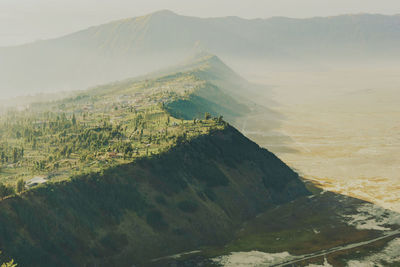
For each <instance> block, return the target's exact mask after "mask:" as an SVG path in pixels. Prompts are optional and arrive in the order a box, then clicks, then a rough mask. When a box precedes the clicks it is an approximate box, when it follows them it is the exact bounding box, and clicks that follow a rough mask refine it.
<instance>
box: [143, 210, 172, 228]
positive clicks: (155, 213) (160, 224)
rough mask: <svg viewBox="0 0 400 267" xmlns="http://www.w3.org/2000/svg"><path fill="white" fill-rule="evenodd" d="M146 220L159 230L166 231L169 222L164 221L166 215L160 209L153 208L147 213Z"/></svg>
mask: <svg viewBox="0 0 400 267" xmlns="http://www.w3.org/2000/svg"><path fill="white" fill-rule="evenodd" d="M146 222H147V223H148V224H149V225H150V226H151V227H152V228H153V229H154V230H157V231H165V230H166V229H168V224H167V223H166V222H165V221H164V217H163V215H162V213H161V212H160V211H159V210H151V211H149V213H147V215H146Z"/></svg>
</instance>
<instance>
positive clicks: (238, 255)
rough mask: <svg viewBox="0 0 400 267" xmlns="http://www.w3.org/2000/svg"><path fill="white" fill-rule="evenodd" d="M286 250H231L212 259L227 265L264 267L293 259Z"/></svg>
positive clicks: (233, 266) (234, 266) (231, 266)
mask: <svg viewBox="0 0 400 267" xmlns="http://www.w3.org/2000/svg"><path fill="white" fill-rule="evenodd" d="M295 258H296V257H295V256H292V255H290V254H289V253H288V252H281V253H264V252H260V251H250V252H233V253H231V254H229V255H225V256H221V257H218V258H215V259H214V262H216V263H219V264H221V265H222V266H227V267H264V266H271V265H275V264H279V263H283V262H286V261H288V260H291V259H295Z"/></svg>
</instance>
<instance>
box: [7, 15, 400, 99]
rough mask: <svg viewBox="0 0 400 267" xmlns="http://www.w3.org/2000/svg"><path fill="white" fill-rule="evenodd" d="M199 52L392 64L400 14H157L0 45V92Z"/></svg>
mask: <svg viewBox="0 0 400 267" xmlns="http://www.w3.org/2000/svg"><path fill="white" fill-rule="evenodd" d="M199 47H202V48H203V49H205V50H207V51H209V52H210V53H212V54H215V55H218V56H219V57H221V58H222V59H223V60H224V61H226V62H228V63H229V64H230V65H232V66H234V67H237V66H241V65H242V63H243V62H245V63H246V62H247V63H248V62H252V64H255V65H257V63H263V64H268V65H272V66H273V64H274V63H276V62H286V63H288V64H291V63H296V62H297V63H299V62H300V63H301V62H303V63H304V62H306V63H309V64H312V62H319V61H322V62H325V61H326V60H327V59H329V60H330V62H336V61H345V62H347V61H349V60H350V59H351V60H354V61H355V62H359V61H360V62H366V63H368V62H369V63H371V62H375V61H376V60H388V61H390V60H392V61H393V58H395V57H396V56H398V55H399V54H400V48H399V47H400V16H380V15H353V16H337V17H330V18H312V19H286V18H272V19H265V20H263V19H255V20H246V19H240V18H233V17H225V18H196V17H188V16H181V15H178V14H175V13H172V12H169V11H162V12H158V13H153V14H150V15H147V16H142V17H136V18H129V19H124V20H119V21H114V22H111V23H107V24H103V25H100V26H93V27H90V28H88V29H85V30H82V31H79V32H76V33H72V34H69V35H65V36H63V37H60V38H54V39H51V40H44V41H40V42H36V43H31V44H25V45H22V46H18V47H7V48H0V92H2V93H3V94H6V93H8V94H10V92H12V93H13V94H17V93H19V92H26V91H30V92H38V91H45V90H47V91H60V90H68V89H69V90H70V89H72V88H73V89H85V88H87V87H89V86H93V85H95V84H104V83H106V82H110V81H113V80H120V79H124V78H128V77H133V76H137V75H143V74H145V73H148V72H151V71H154V70H157V69H163V68H165V67H168V66H171V65H174V64H175V63H176V62H177V61H180V60H183V59H184V58H186V57H187V56H189V55H190V54H192V53H193V52H194V51H198V50H199ZM38 64H40V66H41V68H37V65H38Z"/></svg>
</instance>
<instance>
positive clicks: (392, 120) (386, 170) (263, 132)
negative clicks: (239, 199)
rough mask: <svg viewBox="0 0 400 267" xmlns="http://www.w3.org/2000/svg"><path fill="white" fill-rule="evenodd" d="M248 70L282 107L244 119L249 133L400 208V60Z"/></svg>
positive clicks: (329, 182) (335, 187) (325, 182)
mask: <svg viewBox="0 0 400 267" xmlns="http://www.w3.org/2000/svg"><path fill="white" fill-rule="evenodd" d="M245 76H246V78H248V79H249V80H251V81H252V82H257V83H262V84H266V85H267V86H268V88H266V89H265V92H264V93H263V94H261V95H259V96H257V97H256V98H255V99H256V100H257V101H258V103H260V104H263V103H266V102H267V101H268V100H267V99H269V98H271V97H272V99H273V100H275V101H276V102H277V105H276V106H275V107H274V110H275V111H277V112H278V113H279V114H280V115H281V119H280V124H279V125H278V126H276V123H275V122H272V121H271V120H270V118H269V117H270V115H267V114H259V115H257V116H252V117H251V118H246V119H243V120H241V121H240V122H238V123H237V126H239V128H240V129H241V130H242V131H243V132H244V133H245V134H246V135H247V136H249V137H250V138H251V139H253V140H255V141H256V142H257V143H259V144H260V145H262V146H264V147H266V148H268V149H269V150H271V151H273V152H275V153H276V154H277V155H278V156H279V157H280V158H281V159H282V160H283V161H285V162H286V163H287V164H288V165H290V166H291V167H293V168H295V169H296V170H297V171H298V172H299V173H300V174H302V175H303V176H304V177H306V178H308V179H313V180H316V181H318V182H319V183H321V185H322V186H323V187H324V188H326V189H327V190H331V191H336V192H339V193H343V194H346V195H350V196H355V197H358V198H362V199H365V200H369V201H372V202H374V203H376V204H379V205H381V206H383V207H385V208H389V209H392V210H395V211H399V212H400V67H399V68H398V69H394V68H391V69H359V68H358V69H340V70H330V71H319V72H318V71H306V72H301V71H296V72H295V71H291V72H271V71H268V72H265V73H262V74H259V75H245ZM268 125H270V126H271V127H268Z"/></svg>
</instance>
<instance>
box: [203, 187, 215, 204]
mask: <svg viewBox="0 0 400 267" xmlns="http://www.w3.org/2000/svg"><path fill="white" fill-rule="evenodd" d="M204 194H205V195H206V196H207V197H208V199H210V200H211V201H215V200H216V199H217V195H216V194H215V193H214V191H213V190H212V188H206V189H205V190H204Z"/></svg>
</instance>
